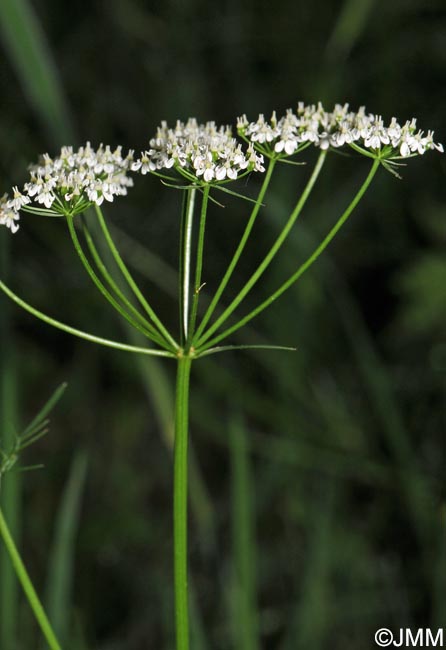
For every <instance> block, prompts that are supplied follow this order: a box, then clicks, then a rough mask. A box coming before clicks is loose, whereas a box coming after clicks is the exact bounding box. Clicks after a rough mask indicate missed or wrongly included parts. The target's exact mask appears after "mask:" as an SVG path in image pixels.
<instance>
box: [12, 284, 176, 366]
mask: <svg viewBox="0 0 446 650" xmlns="http://www.w3.org/2000/svg"><path fill="white" fill-rule="evenodd" d="M0 289H1V290H2V291H4V292H5V293H6V295H7V296H8V297H9V298H11V300H13V301H14V302H15V303H16V304H17V305H19V307H22V309H24V310H25V311H27V312H28V313H29V314H32V315H33V316H35V317H36V318H39V319H40V320H42V321H43V322H44V323H48V325H52V326H53V327H55V328H56V329H59V330H63V331H64V332H68V334H73V335H74V336H78V337H79V338H81V339H85V340H86V341H90V342H91V343H99V345H104V346H106V347H109V348H114V349H115V350H125V351H127V352H136V353H137V354H147V355H149V356H150V355H151V356H156V357H171V358H172V357H175V356H176V355H175V354H173V352H169V351H168V350H153V349H152V348H141V347H137V346H135V345H128V344H127V343H119V342H118V341H112V340H110V339H104V338H102V337H101V336H95V335H94V334H90V333H89V332H84V331H82V330H78V329H76V328H75V327H71V326H70V325H66V324H65V323H61V322H60V321H58V320H56V319H55V318H51V316H48V315H47V314H44V313H43V312H41V311H39V310H38V309H36V308H35V307H33V306H32V305H29V304H28V303H27V302H25V301H24V300H22V299H21V298H20V297H19V296H17V294H15V293H14V292H13V291H11V289H10V288H9V287H7V286H6V284H5V283H4V282H2V281H1V280H0Z"/></svg>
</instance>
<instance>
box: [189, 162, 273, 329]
mask: <svg viewBox="0 0 446 650" xmlns="http://www.w3.org/2000/svg"><path fill="white" fill-rule="evenodd" d="M275 165H276V161H275V160H274V159H272V158H271V159H270V161H269V165H268V169H267V170H266V174H265V178H264V179H263V183H262V187H261V188H260V191H259V195H258V197H257V201H256V203H255V205H254V207H253V209H252V211H251V215H250V217H249V220H248V223H247V224H246V227H245V230H244V232H243V235H242V238H241V240H240V242H239V245H238V246H237V249H236V251H235V253H234V255H233V257H232V260H231V261H230V263H229V266H228V268H227V270H226V273H225V274H224V276H223V279H222V281H221V282H220V284H219V286H218V288H217V291H216V292H215V295H214V297H213V298H212V301H211V303H210V305H209V307H208V308H207V310H206V313H205V315H204V316H203V319H202V321H201V323H200V325H199V326H198V328H197V331H196V334H195V336H194V341H197V340H198V339H199V338H200V336H201V334H202V333H203V332H204V329H205V327H206V325H207V324H208V322H209V319H210V318H211V317H212V314H213V313H214V311H215V308H216V307H217V305H218V302H219V300H220V298H221V296H222V294H223V291H224V290H225V289H226V286H227V284H228V282H229V280H230V279H231V277H232V274H233V272H234V269H235V267H236V266H237V264H238V261H239V259H240V256H241V254H242V253H243V251H244V249H245V246H246V243H247V241H248V238H249V235H250V234H251V230H252V229H253V226H254V223H255V221H256V218H257V215H258V213H259V210H260V208H261V206H262V203H263V199H264V197H265V194H266V191H267V189H268V186H269V184H270V181H271V177H272V175H273V171H274V167H275Z"/></svg>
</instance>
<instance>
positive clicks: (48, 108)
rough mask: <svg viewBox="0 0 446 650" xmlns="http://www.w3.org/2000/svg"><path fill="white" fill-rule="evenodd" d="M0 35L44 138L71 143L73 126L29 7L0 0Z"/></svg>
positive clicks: (24, 0)
mask: <svg viewBox="0 0 446 650" xmlns="http://www.w3.org/2000/svg"><path fill="white" fill-rule="evenodd" d="M0 32H1V37H2V42H3V44H4V46H5V48H6V50H7V53H8V56H9V59H10V61H11V63H12V64H13V66H14V68H15V70H16V74H17V78H18V79H19V81H20V82H21V84H22V88H23V91H24V93H25V95H26V97H27V99H28V101H29V103H30V105H31V106H32V107H33V108H34V110H35V111H36V113H37V114H38V116H39V118H40V119H41V121H42V123H43V124H44V126H45V129H46V131H47V133H48V135H49V136H50V137H51V138H54V140H55V141H59V142H61V141H63V140H64V139H68V140H72V139H73V133H74V132H73V126H72V122H71V116H70V114H69V110H68V106H67V103H66V100H65V96H64V93H63V92H62V89H61V85H60V79H59V74H58V70H57V67H56V66H55V64H54V61H53V57H52V55H51V53H50V50H49V47H48V43H47V40H46V38H45V34H44V32H43V30H42V27H41V25H40V22H39V20H38V18H37V15H36V13H35V11H34V8H33V6H32V4H31V3H29V2H28V1H27V0H2V2H1V3H0Z"/></svg>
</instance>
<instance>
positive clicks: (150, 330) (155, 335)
mask: <svg viewBox="0 0 446 650" xmlns="http://www.w3.org/2000/svg"><path fill="white" fill-rule="evenodd" d="M83 232H84V236H85V241H86V242H87V246H88V250H89V251H90V254H91V256H92V258H93V261H94V263H95V264H96V267H97V269H98V270H99V272H100V273H101V275H102V277H103V278H104V280H105V282H106V283H107V284H108V286H109V287H110V289H111V290H112V291H114V293H115V294H116V296H117V298H119V300H120V301H121V303H123V304H124V305H125V307H126V308H127V310H128V312H129V313H130V314H132V315H133V316H134V318H135V319H136V320H137V321H139V327H136V326H135V325H134V323H133V321H129V322H131V324H132V325H133V326H134V327H135V328H136V329H138V330H139V331H141V332H142V334H144V335H145V336H149V338H151V339H152V340H153V341H155V342H156V343H158V345H160V346H161V347H168V349H172V348H171V347H170V345H169V344H168V343H167V342H166V341H165V340H164V339H163V338H162V337H161V335H160V334H159V332H158V330H156V329H155V328H154V327H153V325H151V324H150V323H149V322H148V321H147V319H146V318H144V316H143V315H142V314H140V313H139V311H138V310H137V309H136V308H135V306H134V305H133V304H132V303H131V302H130V300H129V299H128V298H127V296H126V295H125V294H124V293H123V292H122V291H121V289H120V288H119V286H118V285H117V284H116V282H115V280H114V279H113V277H112V276H111V274H110V273H109V271H108V269H107V267H106V266H105V264H104V262H103V260H102V258H101V256H100V255H99V251H98V249H97V248H96V245H95V243H94V241H93V238H92V236H91V234H90V232H89V230H88V228H87V226H86V225H85V224H83ZM127 320H128V319H127ZM141 327H142V328H141Z"/></svg>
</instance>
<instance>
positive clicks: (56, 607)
mask: <svg viewBox="0 0 446 650" xmlns="http://www.w3.org/2000/svg"><path fill="white" fill-rule="evenodd" d="M87 463H88V459H87V454H86V452H85V451H80V452H78V453H77V454H76V456H75V457H74V460H73V463H72V466H71V470H70V474H69V477H68V481H67V484H66V486H65V490H64V492H63V494H62V498H61V500H60V505H59V512H58V515H57V520H56V528H55V533H54V539H53V544H52V548H51V553H50V554H49V567H48V579H47V597H46V605H47V611H48V616H49V618H50V620H51V621H52V623H53V626H54V630H55V632H56V634H57V636H58V637H59V639H60V641H61V643H62V644H64V643H68V639H69V636H70V615H71V605H72V601H71V598H72V584H73V569H74V556H75V542H76V535H77V532H78V529H79V519H80V507H81V500H82V494H83V490H84V486H85V478H86V475H87Z"/></svg>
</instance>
